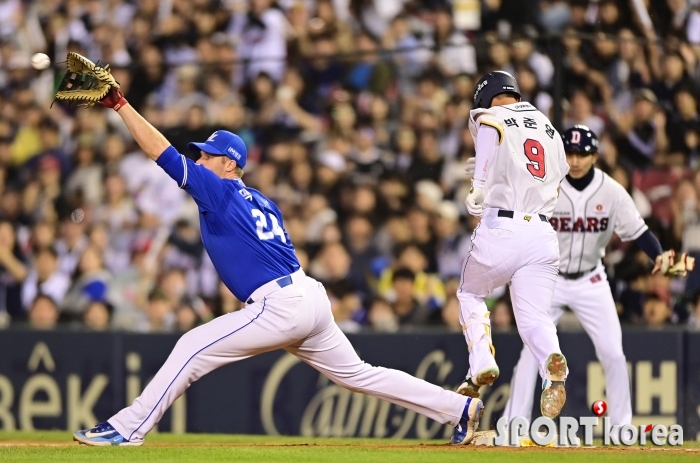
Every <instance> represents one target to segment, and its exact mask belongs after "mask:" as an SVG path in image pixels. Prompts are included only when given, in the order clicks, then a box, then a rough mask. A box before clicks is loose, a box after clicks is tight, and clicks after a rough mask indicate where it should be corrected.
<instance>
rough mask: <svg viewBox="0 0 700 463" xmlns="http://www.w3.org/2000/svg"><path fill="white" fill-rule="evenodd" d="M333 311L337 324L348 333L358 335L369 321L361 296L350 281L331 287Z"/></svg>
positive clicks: (329, 288)
mask: <svg viewBox="0 0 700 463" xmlns="http://www.w3.org/2000/svg"><path fill="white" fill-rule="evenodd" d="M328 290H329V291H330V293H331V294H332V296H333V297H332V298H331V310H332V312H333V318H334V319H335V322H336V324H337V325H338V326H339V327H340V329H341V330H343V331H345V332H346V333H357V332H359V331H360V330H362V327H363V325H364V324H365V323H366V321H367V313H366V311H365V309H364V308H363V306H362V299H361V298H360V294H359V293H358V292H357V290H356V289H355V286H354V285H353V283H352V282H350V281H347V280H346V281H342V282H339V283H336V284H334V285H331V286H329V287H328Z"/></svg>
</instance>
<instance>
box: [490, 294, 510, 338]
mask: <svg viewBox="0 0 700 463" xmlns="http://www.w3.org/2000/svg"><path fill="white" fill-rule="evenodd" d="M514 320H515V317H514V315H513V307H512V305H511V301H510V295H505V296H501V297H500V298H499V299H498V300H497V301H496V303H495V304H494V306H493V308H492V309H491V326H492V327H493V329H494V330H495V331H508V330H511V329H513V327H514V326H515V322H514Z"/></svg>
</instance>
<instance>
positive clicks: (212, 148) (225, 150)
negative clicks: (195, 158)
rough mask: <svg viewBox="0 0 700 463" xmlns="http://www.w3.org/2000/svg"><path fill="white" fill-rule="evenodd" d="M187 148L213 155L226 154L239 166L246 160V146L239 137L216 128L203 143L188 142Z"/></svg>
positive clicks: (242, 165)
mask: <svg viewBox="0 0 700 463" xmlns="http://www.w3.org/2000/svg"><path fill="white" fill-rule="evenodd" d="M187 148H188V149H189V150H190V151H192V152H193V153H195V154H199V151H200V150H201V151H204V152H205V153H209V154H212V155H214V156H226V157H228V158H230V159H233V160H234V161H236V164H237V165H238V167H241V168H243V167H245V163H246V161H247V160H248V148H246V146H245V143H243V140H242V139H241V137H239V136H238V135H236V134H234V133H231V132H229V131H227V130H217V131H216V132H214V133H212V134H211V136H210V137H209V138H207V141H205V142H204V143H194V142H192V143H188V144H187Z"/></svg>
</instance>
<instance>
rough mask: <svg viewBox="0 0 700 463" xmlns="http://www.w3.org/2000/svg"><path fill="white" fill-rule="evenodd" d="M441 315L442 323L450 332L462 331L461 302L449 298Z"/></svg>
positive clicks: (452, 297)
mask: <svg viewBox="0 0 700 463" xmlns="http://www.w3.org/2000/svg"><path fill="white" fill-rule="evenodd" d="M441 315H442V322H443V323H444V324H445V326H446V327H447V328H448V329H449V330H450V331H462V323H461V322H460V321H459V300H458V299H457V298H456V297H455V296H450V297H448V298H447V302H445V305H444V306H443V308H442V311H441Z"/></svg>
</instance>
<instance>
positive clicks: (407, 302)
mask: <svg viewBox="0 0 700 463" xmlns="http://www.w3.org/2000/svg"><path fill="white" fill-rule="evenodd" d="M391 281H392V293H393V298H392V299H393V301H392V304H391V305H392V310H393V312H394V314H396V316H397V317H398V321H399V325H400V326H420V325H426V324H428V323H429V322H430V321H431V313H430V310H428V307H427V306H425V305H424V304H421V303H420V302H418V300H416V299H415V297H414V294H415V281H416V275H415V273H413V272H412V271H411V270H409V269H408V268H405V267H402V268H398V269H397V270H396V271H395V272H394V273H393V275H392V280H391Z"/></svg>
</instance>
